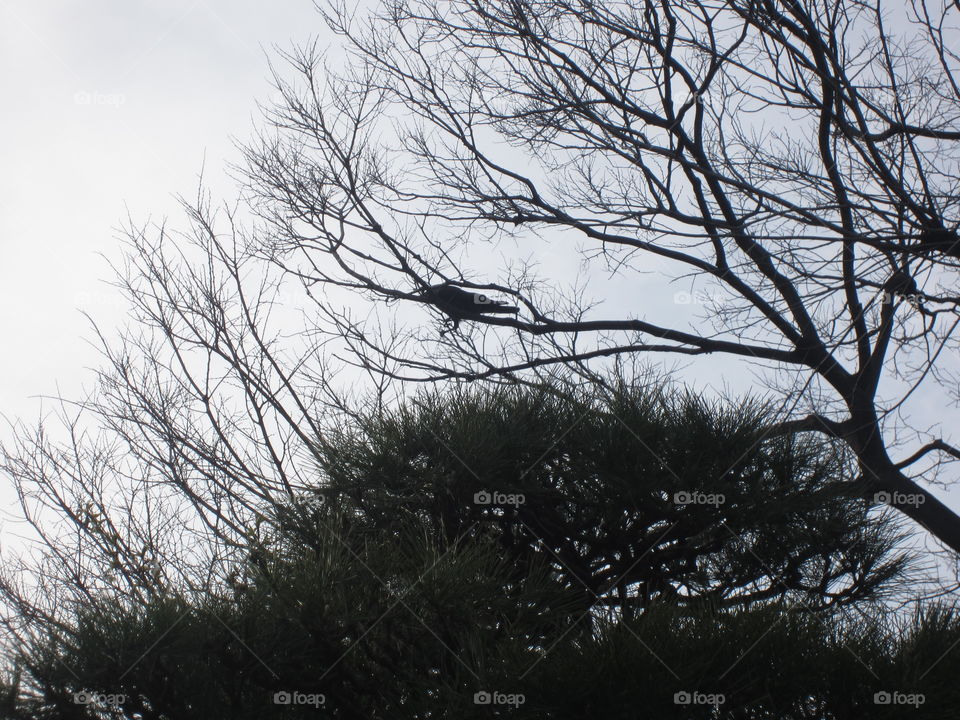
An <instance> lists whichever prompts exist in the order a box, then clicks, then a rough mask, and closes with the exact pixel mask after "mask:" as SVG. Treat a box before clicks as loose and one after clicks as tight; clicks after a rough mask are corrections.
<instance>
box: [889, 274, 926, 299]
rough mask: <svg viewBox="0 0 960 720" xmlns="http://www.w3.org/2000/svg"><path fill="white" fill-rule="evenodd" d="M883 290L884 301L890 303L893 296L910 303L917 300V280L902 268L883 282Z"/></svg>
mask: <svg viewBox="0 0 960 720" xmlns="http://www.w3.org/2000/svg"><path fill="white" fill-rule="evenodd" d="M883 290H884V294H885V297H884V302H885V303H892V302H893V299H894V298H903V299H905V300H907V301H908V302H909V303H910V304H912V305H913V304H916V303H918V302H919V292H920V291H919V289H918V288H917V281H916V280H915V279H914V278H913V276H912V275H910V274H908V273H906V272H905V271H903V270H897V271H896V272H895V273H893V275H891V276H890V278H889V279H888V280H887V282H885V283H884V284H883Z"/></svg>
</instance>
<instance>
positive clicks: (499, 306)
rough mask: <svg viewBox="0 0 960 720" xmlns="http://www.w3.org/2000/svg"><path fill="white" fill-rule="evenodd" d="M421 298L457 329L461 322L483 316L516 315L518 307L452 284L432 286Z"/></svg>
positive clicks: (427, 288) (426, 288) (423, 291)
mask: <svg viewBox="0 0 960 720" xmlns="http://www.w3.org/2000/svg"><path fill="white" fill-rule="evenodd" d="M420 297H422V298H423V299H424V300H426V301H427V302H429V303H430V304H432V305H434V306H435V307H437V308H438V309H440V310H441V311H443V312H444V313H446V314H447V316H449V317H450V318H451V319H452V320H453V327H454V329H456V328H457V327H459V325H460V321H461V320H471V319H475V318H478V317H481V316H483V315H516V314H517V313H518V312H519V311H520V308H518V307H517V306H516V305H509V304H508V303H505V302H501V301H500V300H494V299H492V298H490V297H488V296H487V295H484V294H483V293H476V292H471V291H469V290H464V289H463V288H462V287H458V286H456V285H454V284H452V283H442V284H440V285H430V286H428V287H425V288H424V289H423V290H421V291H420Z"/></svg>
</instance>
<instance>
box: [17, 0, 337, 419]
mask: <svg viewBox="0 0 960 720" xmlns="http://www.w3.org/2000/svg"><path fill="white" fill-rule="evenodd" d="M323 30H324V28H323V26H322V23H321V22H320V20H319V18H318V16H317V14H316V11H315V9H314V7H313V4H312V2H310V0H274V1H272V2H257V1H255V0H166V1H165V2H162V3H160V2H144V1H143V0H124V1H123V2H116V0H112V1H107V0H85V1H84V2H77V1H69V0H49V1H45V2H24V1H23V0H14V1H10V2H0V53H2V56H0V98H2V107H3V110H2V112H0V148H2V150H0V167H2V168H3V172H2V173H0V337H2V338H3V342H2V347H3V352H2V353H0V412H2V413H3V414H4V415H6V416H7V417H22V418H24V419H27V418H28V417H29V416H31V415H32V416H34V417H35V416H36V413H37V411H38V409H39V405H38V402H37V401H36V400H31V399H30V398H31V396H37V395H41V394H52V393H53V392H55V390H56V388H57V385H58V384H59V386H60V389H61V390H62V391H63V392H64V394H65V395H67V396H72V395H75V394H76V392H78V391H79V388H80V386H81V383H82V380H83V378H84V376H85V374H84V373H83V367H84V366H90V365H93V364H95V363H96V355H95V353H94V351H93V349H92V348H90V347H89V346H88V345H87V344H86V342H85V338H89V336H90V332H89V330H88V327H89V325H88V322H87V321H86V319H85V318H84V317H83V315H82V314H81V312H80V310H81V309H88V310H90V311H92V314H94V315H95V316H96V317H97V318H98V320H102V321H104V322H106V323H109V322H111V321H115V320H117V319H119V317H121V316H122V314H123V312H124V308H123V307H122V306H118V304H117V303H116V302H115V301H114V300H113V296H112V294H111V293H110V292H109V288H108V287H107V286H105V285H104V283H103V282H102V281H103V280H105V279H108V278H109V277H110V270H109V267H108V266H107V264H106V262H105V260H103V259H102V258H100V257H99V256H98V253H102V254H103V255H105V256H106V257H108V258H110V259H113V260H117V258H118V256H119V253H118V244H119V243H118V234H117V232H116V228H117V227H118V226H119V224H120V223H121V221H122V220H123V218H124V217H125V215H126V208H127V207H128V208H129V210H130V213H131V215H132V217H133V218H134V219H136V220H144V219H146V218H148V217H153V218H154V219H155V220H156V219H160V218H162V217H163V216H164V215H171V217H173V216H175V215H176V206H175V200H174V195H175V194H176V193H184V194H189V193H190V192H191V191H193V190H195V189H196V186H197V178H198V175H199V172H200V170H201V168H202V167H203V164H204V159H205V160H206V173H205V180H206V181H207V182H208V184H209V185H210V186H211V188H212V189H213V190H214V191H215V192H218V191H219V192H220V193H222V194H224V195H225V196H229V195H230V194H231V192H230V186H229V185H228V184H227V180H226V178H225V176H224V175H223V172H222V171H223V168H224V166H225V163H226V162H227V161H229V160H236V159H237V154H236V152H235V151H234V148H233V144H232V141H231V137H237V138H246V137H247V136H249V134H250V130H251V128H252V123H253V120H254V118H255V116H257V109H256V100H257V99H258V98H259V99H261V100H264V99H266V98H269V97H270V95H271V88H270V84H269V71H268V68H267V57H268V55H269V54H270V51H271V48H272V46H274V45H278V46H281V47H289V46H290V45H291V44H292V43H294V42H299V41H302V40H304V39H306V38H308V37H309V36H310V35H316V34H320V33H322V32H323Z"/></svg>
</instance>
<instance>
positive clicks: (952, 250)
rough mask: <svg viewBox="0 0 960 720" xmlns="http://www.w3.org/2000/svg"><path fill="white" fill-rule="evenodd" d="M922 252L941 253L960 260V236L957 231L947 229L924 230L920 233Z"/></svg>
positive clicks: (919, 248) (920, 249)
mask: <svg viewBox="0 0 960 720" xmlns="http://www.w3.org/2000/svg"><path fill="white" fill-rule="evenodd" d="M917 250H918V251H920V252H929V251H931V250H932V251H934V252H941V253H943V254H944V255H950V256H951V257H955V258H960V235H957V231H956V230H948V229H947V228H931V227H928V228H924V229H923V231H922V232H921V233H920V245H919V246H918V247H917Z"/></svg>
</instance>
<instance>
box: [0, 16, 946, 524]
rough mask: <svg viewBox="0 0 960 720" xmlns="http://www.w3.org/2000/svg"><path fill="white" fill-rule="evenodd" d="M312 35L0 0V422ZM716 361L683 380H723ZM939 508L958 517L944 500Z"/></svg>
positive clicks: (291, 22) (55, 381) (924, 413)
mask: <svg viewBox="0 0 960 720" xmlns="http://www.w3.org/2000/svg"><path fill="white" fill-rule="evenodd" d="M323 33H324V28H323V26H322V23H321V22H320V19H319V17H318V16H317V14H316V11H315V9H314V7H313V4H312V2H310V0H275V1H273V2H255V1H254V0H229V1H228V0H167V1H166V2H163V3H159V2H143V1H142V0H124V2H117V1H116V0H114V1H112V2H106V1H105V0H86V1H85V2H82V3H81V2H68V1H67V0H49V1H48V2H43V3H40V2H25V1H24V0H20V1H19V2H10V1H7V2H3V0H0V53H2V56H0V89H2V106H3V112H2V113H0V148H2V152H0V167H2V168H3V172H2V173H0V203H2V204H0V337H2V338H3V352H2V353H0V413H2V414H3V415H5V416H6V417H7V418H10V419H14V418H22V419H23V420H24V421H26V422H27V423H28V424H29V423H31V422H32V421H33V420H35V419H36V416H37V413H38V411H39V409H40V405H39V401H38V400H37V399H36V398H37V397H38V396H41V395H44V394H47V395H50V394H54V393H56V392H57V391H58V388H59V391H60V392H62V393H63V394H64V395H65V396H67V397H75V396H77V395H78V394H79V393H80V391H81V388H82V386H83V382H84V379H89V374H87V373H85V372H84V367H86V366H91V365H94V364H96V363H97V355H96V352H95V351H94V349H93V348H91V347H90V346H88V345H87V343H86V339H88V338H89V337H90V335H91V333H90V330H89V325H88V322H87V320H86V319H85V318H84V316H83V315H82V313H81V310H83V309H86V310H89V311H90V312H91V313H92V314H93V315H94V316H95V317H96V318H97V319H98V320H99V321H101V322H103V323H105V324H106V325H107V326H109V325H110V324H111V323H117V322H119V321H120V320H121V319H122V317H123V314H124V307H123V305H122V304H120V303H118V302H116V301H115V300H114V296H113V295H112V294H111V292H110V291H109V288H108V287H107V286H106V285H105V284H104V282H103V281H104V280H106V279H108V278H109V277H110V274H111V273H110V270H109V267H108V265H107V263H106V261H105V260H104V259H103V258H101V257H100V254H102V255H104V256H106V257H107V258H109V259H112V260H114V261H116V260H118V259H119V251H118V250H119V239H118V232H117V228H118V226H119V225H120V223H121V222H122V221H123V219H124V217H125V216H126V214H127V209H129V212H130V214H131V216H132V217H133V218H134V219H135V220H138V221H143V220H146V219H148V218H151V217H152V218H153V219H154V220H159V219H162V218H163V217H164V216H165V215H170V216H171V217H173V218H174V219H175V220H179V218H178V217H177V208H176V203H175V200H174V195H175V194H176V193H184V194H190V193H191V192H192V191H194V190H195V189H196V186H197V181H198V175H199V172H200V170H201V167H202V166H203V165H204V163H205V166H206V173H205V181H206V183H207V184H208V185H209V186H210V188H211V189H212V190H213V192H214V195H215V196H219V197H225V198H229V197H230V196H231V195H232V194H233V190H232V187H231V185H230V184H229V181H228V180H226V178H225V175H224V173H223V170H224V167H225V165H226V164H227V163H228V162H230V161H235V160H237V159H238V154H237V152H236V150H235V148H234V145H233V138H239V139H244V138H247V137H248V136H249V135H250V132H251V129H252V127H253V123H254V121H255V119H256V117H257V116H258V111H257V106H256V101H257V100H258V99H260V100H265V99H267V98H269V97H270V96H271V94H272V91H271V88H270V84H269V72H268V67H267V58H268V56H270V55H271V54H272V53H271V50H272V47H273V46H280V47H284V48H289V47H290V46H291V45H293V44H296V43H300V42H302V41H304V40H306V39H308V38H309V37H311V36H313V35H320V36H321V38H322V37H323ZM175 224H176V223H175ZM678 289H680V290H682V288H678ZM635 290H636V288H631V289H630V290H629V291H630V292H631V293H633V292H635ZM732 365H734V363H733V362H732V361H730V362H729V363H728V362H727V361H723V360H720V359H716V358H714V359H711V360H710V361H709V362H708V363H705V364H704V365H703V366H702V368H701V369H702V372H700V374H699V375H694V376H693V377H695V378H696V379H700V380H703V378H704V377H707V378H711V375H712V379H716V380H717V381H718V383H719V381H722V380H727V379H736V378H734V376H733V375H730V374H728V369H729V367H731V366H732ZM737 367H738V370H737V371H736V372H737V373H739V375H738V377H739V379H740V380H744V379H746V378H749V376H750V372H749V370H748V369H746V368H744V367H743V366H742V365H739V366H737ZM732 385H733V387H734V388H735V389H736V387H737V385H738V384H737V383H733V384H732ZM913 402H914V407H915V408H917V412H918V413H919V416H918V417H919V420H918V421H917V424H918V425H923V426H929V425H932V424H934V423H937V422H940V421H944V420H945V419H946V418H945V417H944V415H943V414H942V413H943V411H944V402H943V398H942V396H940V395H939V391H938V390H937V388H936V386H935V385H931V386H930V388H929V390H924V391H922V392H920V393H918V394H917V395H916V396H915V397H914V398H913ZM951 412H954V411H953V410H952V411H951ZM953 417H954V418H955V417H956V416H955V415H954V416H953ZM956 424H957V425H958V426H960V423H956ZM0 435H2V433H0ZM948 436H949V434H948ZM0 496H2V493H0ZM948 502H949V503H950V504H951V505H952V506H953V507H954V508H955V509H958V510H960V493H957V492H953V493H951V495H950V497H949V498H948Z"/></svg>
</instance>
